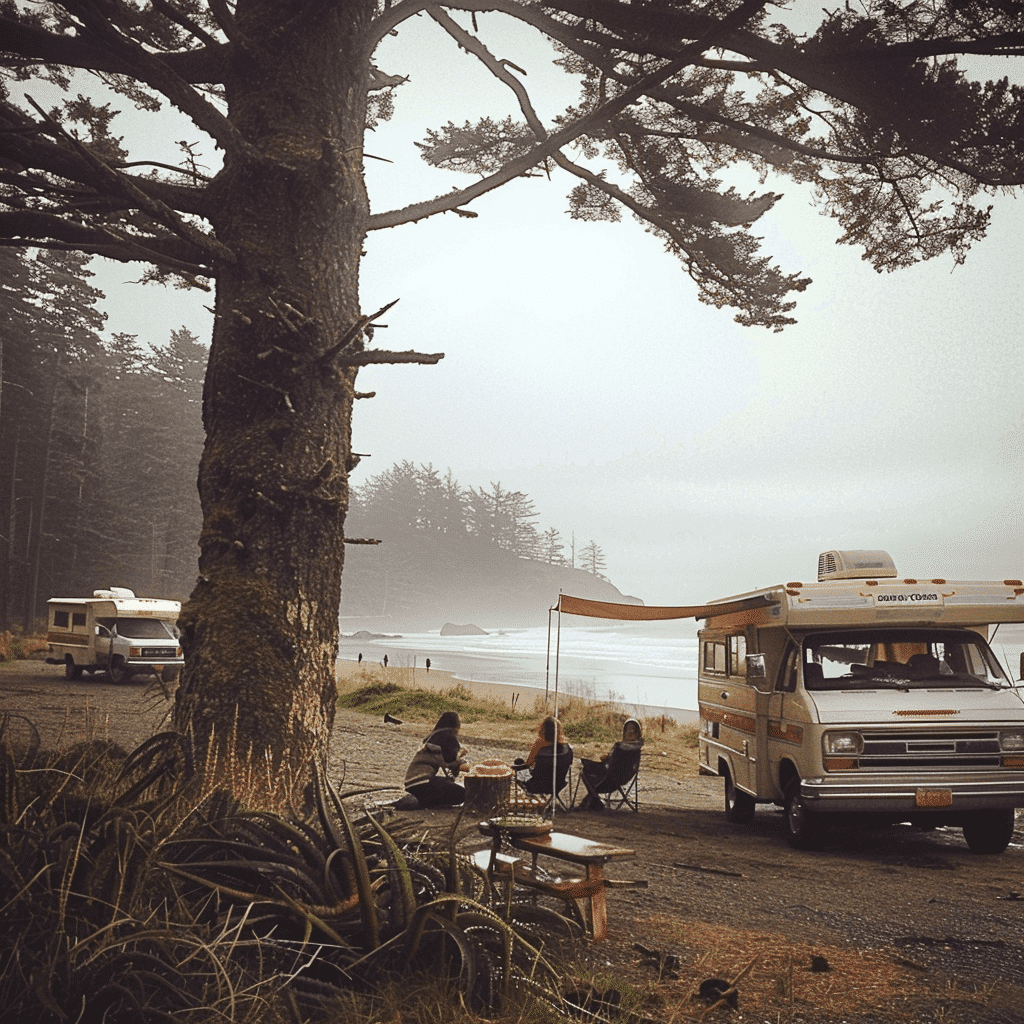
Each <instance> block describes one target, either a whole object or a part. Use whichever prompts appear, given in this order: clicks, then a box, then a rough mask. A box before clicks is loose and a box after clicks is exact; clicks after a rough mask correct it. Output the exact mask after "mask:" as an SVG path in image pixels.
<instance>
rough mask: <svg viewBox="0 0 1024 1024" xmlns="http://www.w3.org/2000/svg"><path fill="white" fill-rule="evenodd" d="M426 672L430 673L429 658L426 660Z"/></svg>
mask: <svg viewBox="0 0 1024 1024" xmlns="http://www.w3.org/2000/svg"><path fill="white" fill-rule="evenodd" d="M427 671H428V672H429V671H430V659H429V658H427Z"/></svg>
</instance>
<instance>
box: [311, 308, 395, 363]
mask: <svg viewBox="0 0 1024 1024" xmlns="http://www.w3.org/2000/svg"><path fill="white" fill-rule="evenodd" d="M396 302H398V299H392V300H391V302H389V303H388V304H387V305H386V306H381V308H380V309H378V310H377V312H376V313H371V314H369V315H368V316H361V317H360V318H359V319H358V320H357V321H356V322H355V323H354V324H352V326H351V327H349V329H348V330H347V331H346V332H345V333H344V334H343V335H342V336H341V340H340V341H339V342H338V343H337V344H336V345H332V346H331V347H330V348H329V349H328V350H327V351H326V352H325V353H324V354H323V355H322V356H321V357H320V358H319V359H318V360H317V363H318V364H319V365H320V366H328V365H329V364H330V363H331V362H332V361H333V360H334V358H335V356H337V354H338V353H339V352H342V351H344V350H345V349H346V348H347V347H348V346H349V345H350V344H351V343H352V342H353V341H354V340H355V339H356V338H358V337H359V335H360V333H361V332H362V331H363V330H365V329H366V328H367V327H368V326H370V324H372V323H373V321H374V320H378V319H379V318H380V317H382V316H383V315H384V314H385V313H386V312H387V311H388V310H389V309H390V308H391V307H392V306H393V305H394V304H395V303H396ZM339 365H342V366H360V365H362V364H360V363H346V362H343V361H340V362H339Z"/></svg>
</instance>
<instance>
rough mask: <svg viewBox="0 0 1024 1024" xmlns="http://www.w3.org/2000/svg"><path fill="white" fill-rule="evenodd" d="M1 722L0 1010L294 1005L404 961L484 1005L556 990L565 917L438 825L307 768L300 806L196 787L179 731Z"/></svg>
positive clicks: (301, 1007) (267, 1013)
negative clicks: (443, 839) (479, 865)
mask: <svg viewBox="0 0 1024 1024" xmlns="http://www.w3.org/2000/svg"><path fill="white" fill-rule="evenodd" d="M5 734H6V733H5V729H4V728H3V727H2V726H0V808H2V812H0V813H2V820H0V915H2V917H3V920H4V925H5V927H4V929H3V932H2V935H0V1019H3V1020H17V1021H19V1022H22V1021H25V1022H34V1021H39V1022H43V1021H56V1020H62V1019H72V1020H75V1019H79V1020H87V1019H89V1020H100V1019H103V1020H106V1021H112V1022H115V1021H119V1020H126V1021H127V1020H131V1021H133V1022H135V1021H142V1022H148V1021H169V1020H181V1019H182V1018H183V1017H188V1016H191V1015H192V1014H201V1015H202V1016H204V1017H205V1016H206V1015H208V1014H210V1013H213V1014H214V1015H216V1014H220V1015H222V1016H226V1017H228V1018H229V1019H231V1020H232V1021H236V1022H244V1021H260V1022H273V1021H277V1020H285V1019H288V1020H306V1019H310V1018H314V1017H317V1016H320V1015H322V1014H323V1013H324V1012H329V1008H330V1006H331V1005H332V1004H334V1003H336V1001H337V997H338V993H339V992H341V991H343V990H345V989H349V990H351V989H353V988H357V989H359V990H361V991H364V992H365V991H368V990H370V989H372V988H373V986H375V985H377V984H379V983H381V982H386V981H388V980H393V979H395V978H398V977H401V976H402V975H403V974H408V972H410V971H417V970H420V971H427V972H429V973H430V974H431V975H432V976H433V977H434V978H441V979H444V978H448V979H449V980H450V983H451V985H452V987H453V989H454V990H456V991H458V992H459V993H461V996H462V998H463V999H464V1000H465V1001H466V1002H467V1004H469V1005H471V1006H472V1007H474V1008H476V1009H478V1010H482V1011H484V1012H489V1011H492V1010H494V1009H495V1008H497V1007H498V1006H500V1005H501V1004H502V1003H503V1001H504V1000H505V999H507V998H509V997H510V996H511V995H512V994H513V993H516V994H520V993H523V992H527V993H532V994H534V995H536V996H538V997H539V998H541V999H545V1000H548V1001H554V1002H558V1000H559V997H558V995H557V983H558V978H557V975H556V972H555V970H554V968H553V967H552V965H551V963H550V962H549V960H548V957H547V956H546V955H545V950H546V949H550V947H551V942H552V939H553V936H554V935H555V934H556V933H557V932H558V931H559V930H560V929H561V928H562V927H564V925H565V922H564V921H563V919H561V918H560V917H559V915H557V914H555V913H554V912H547V911H543V910H541V909H539V908H534V907H529V906H526V905H521V904H517V903H512V902H511V901H508V902H502V901H500V900H496V899H493V898H491V896H490V894H489V891H488V889H487V888H486V886H485V885H484V883H483V880H482V878H481V876H480V875H479V873H478V872H476V871H475V870H474V869H473V867H472V865H471V862H470V861H469V859H468V858H466V857H462V856H460V855H459V854H458V853H457V850H456V842H455V840H454V838H450V839H449V842H448V843H447V844H437V843H433V842H430V841H428V840H426V839H424V838H422V837H417V835H416V834H415V833H414V830H413V825H412V824H411V823H409V822H403V821H402V820H401V819H398V820H394V821H389V822H387V823H384V822H382V821H381V820H378V817H377V816H376V815H374V814H372V813H369V812H367V811H366V810H365V809H364V810H363V811H362V812H355V813H350V812H349V811H348V810H347V809H346V799H347V800H350V801H351V802H352V803H353V804H354V805H356V804H358V803H359V801H360V796H361V794H349V795H348V796H346V798H345V799H343V798H342V797H341V796H339V794H338V793H337V792H336V791H335V790H334V789H333V787H331V786H330V784H329V783H328V782H327V781H326V779H324V778H320V779H318V786H317V791H316V800H315V806H316V816H315V818H313V819H311V820H309V821H299V820H292V819H287V818H283V817H280V816H276V815H272V814H265V813H253V812H246V811H245V810H243V809H242V808H241V807H240V806H239V804H238V802H237V801H236V800H235V799H234V798H232V797H231V796H229V795H228V794H226V793H223V792H214V793H211V794H208V795H206V796H205V797H203V796H201V794H200V795H198V796H197V790H196V788H195V785H194V778H192V777H191V776H190V771H189V769H190V764H191V758H190V756H189V750H188V742H187V740H183V739H182V738H181V737H178V736H170V735H165V736H162V737H158V738H154V740H151V741H149V742H148V743H146V744H143V746H142V747H140V748H139V749H138V750H137V751H136V752H135V753H134V754H133V755H130V756H128V757H125V755H124V754H123V752H122V751H118V750H116V748H113V747H112V745H110V744H98V745H97V744H91V745H87V746H86V747H83V748H81V749H78V750H73V751H71V752H68V753H65V754H63V755H61V756H59V757H57V756H48V755H42V754H40V752H39V750H38V744H29V745H28V746H27V747H25V746H22V747H20V748H16V746H15V745H14V744H12V743H10V742H6V741H5ZM117 768H120V771H119V772H118V771H116V770H115V769H117ZM190 800H191V801H193V802H192V803H189V802H188V801H190Z"/></svg>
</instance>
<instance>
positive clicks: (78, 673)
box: [64, 654, 82, 679]
mask: <svg viewBox="0 0 1024 1024" xmlns="http://www.w3.org/2000/svg"><path fill="white" fill-rule="evenodd" d="M64 678H65V679H81V678H82V666H81V665H76V664H75V659H74V658H72V657H71V655H70V654H69V655H68V656H67V657H66V658H65V659H64Z"/></svg>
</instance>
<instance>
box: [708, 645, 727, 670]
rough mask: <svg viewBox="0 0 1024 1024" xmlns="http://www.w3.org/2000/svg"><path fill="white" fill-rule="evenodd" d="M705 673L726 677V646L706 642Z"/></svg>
mask: <svg viewBox="0 0 1024 1024" xmlns="http://www.w3.org/2000/svg"><path fill="white" fill-rule="evenodd" d="M704 671H705V672H710V673H712V674H713V675H719V676H724V675H725V644H723V643H712V642H711V641H706V642H705V644H704Z"/></svg>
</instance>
